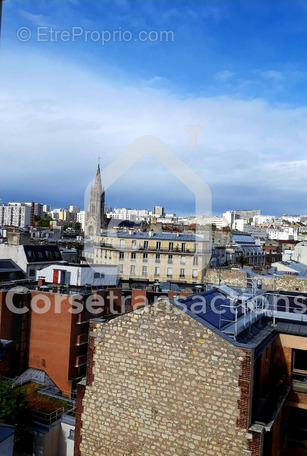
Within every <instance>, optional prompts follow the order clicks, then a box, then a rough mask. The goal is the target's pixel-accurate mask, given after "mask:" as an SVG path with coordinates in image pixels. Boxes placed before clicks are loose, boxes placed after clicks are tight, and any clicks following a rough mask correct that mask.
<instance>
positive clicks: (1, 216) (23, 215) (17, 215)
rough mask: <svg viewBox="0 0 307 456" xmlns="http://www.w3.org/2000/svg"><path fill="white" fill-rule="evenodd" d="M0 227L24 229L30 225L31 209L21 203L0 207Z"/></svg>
mask: <svg viewBox="0 0 307 456" xmlns="http://www.w3.org/2000/svg"><path fill="white" fill-rule="evenodd" d="M0 225H3V226H15V227H19V228H25V227H26V226H30V225H31V207H30V206H28V205H26V204H22V203H10V205H8V206H6V205H1V206H0Z"/></svg>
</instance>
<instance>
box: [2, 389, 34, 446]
mask: <svg viewBox="0 0 307 456" xmlns="http://www.w3.org/2000/svg"><path fill="white" fill-rule="evenodd" d="M0 422H2V423H5V424H10V425H12V426H15V427H16V432H15V447H16V449H17V450H18V449H23V450H26V451H27V450H29V451H30V450H31V447H32V435H31V432H30V430H29V427H28V426H29V424H30V422H31V411H30V408H29V404H28V400H27V395H26V394H25V392H24V391H22V390H21V389H20V388H12V383H11V382H3V381H0Z"/></svg>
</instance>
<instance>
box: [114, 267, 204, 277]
mask: <svg viewBox="0 0 307 456" xmlns="http://www.w3.org/2000/svg"><path fill="white" fill-rule="evenodd" d="M118 272H119V274H123V272H124V267H123V265H119V270H118ZM130 275H135V265H134V264H132V265H131V266H130ZM147 275H148V271H147V266H142V276H147ZM155 276H156V277H158V276H160V267H159V266H156V267H155ZM172 276H173V268H167V277H172ZM179 276H180V277H181V278H184V277H185V269H184V268H181V269H180V273H179ZM197 276H198V270H197V269H193V270H192V277H193V278H194V279H196V278H197Z"/></svg>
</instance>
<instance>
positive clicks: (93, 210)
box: [85, 163, 106, 237]
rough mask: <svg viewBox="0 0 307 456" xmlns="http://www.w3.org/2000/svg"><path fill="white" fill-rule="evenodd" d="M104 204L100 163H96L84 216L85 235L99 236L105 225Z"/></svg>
mask: <svg viewBox="0 0 307 456" xmlns="http://www.w3.org/2000/svg"><path fill="white" fill-rule="evenodd" d="M104 206H105V193H104V189H103V187H102V184H101V174H100V163H98V167H97V172H96V177H95V180H94V183H93V186H92V188H91V195H90V202H89V206H88V212H87V216H86V226H85V236H87V237H92V236H99V235H100V232H101V229H104V228H105V227H106V223H105V213H104V211H105V209H104Z"/></svg>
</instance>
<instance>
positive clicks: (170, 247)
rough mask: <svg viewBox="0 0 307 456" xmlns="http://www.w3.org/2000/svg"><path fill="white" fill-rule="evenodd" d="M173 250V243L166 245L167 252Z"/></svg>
mask: <svg viewBox="0 0 307 456" xmlns="http://www.w3.org/2000/svg"><path fill="white" fill-rule="evenodd" d="M173 248H174V243H173V242H170V243H169V244H168V250H173Z"/></svg>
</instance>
